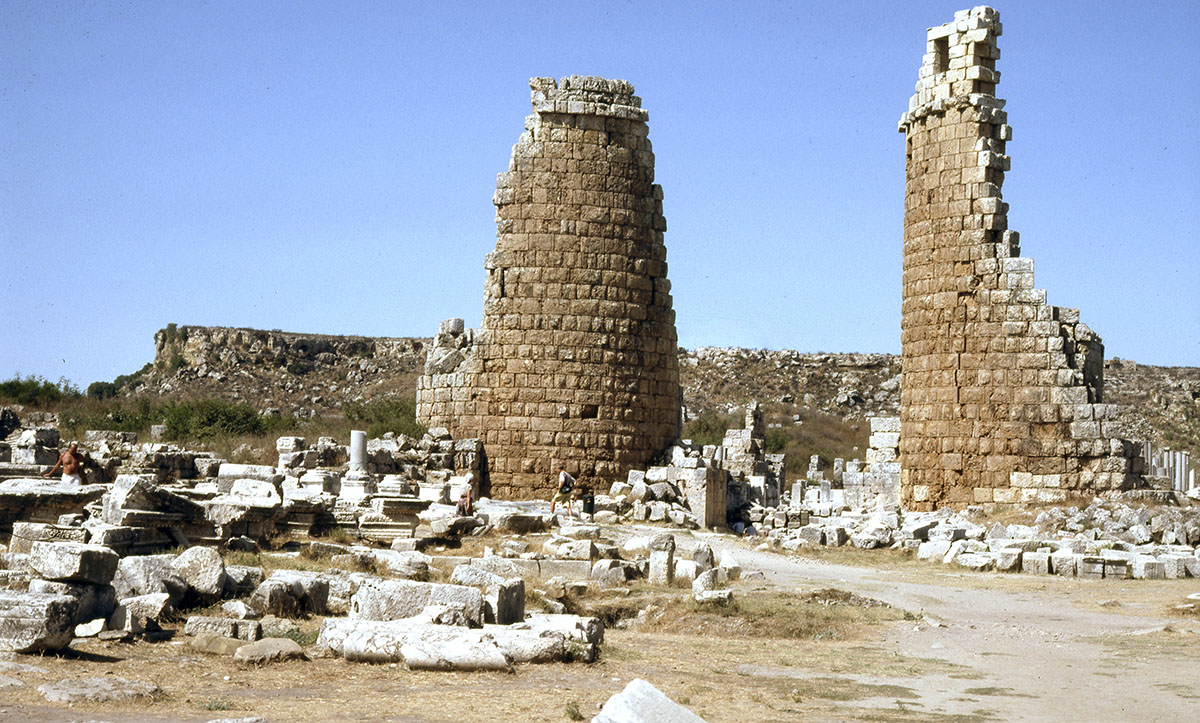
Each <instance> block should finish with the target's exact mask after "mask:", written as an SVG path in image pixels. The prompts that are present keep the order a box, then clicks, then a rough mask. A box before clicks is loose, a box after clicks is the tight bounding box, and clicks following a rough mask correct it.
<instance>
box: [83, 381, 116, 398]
mask: <svg viewBox="0 0 1200 723" xmlns="http://www.w3.org/2000/svg"><path fill="white" fill-rule="evenodd" d="M87 395H88V397H90V398H92V399H112V398H113V397H115V396H117V385H116V384H113V383H112V382H92V383H91V384H89V385H88V388H87Z"/></svg>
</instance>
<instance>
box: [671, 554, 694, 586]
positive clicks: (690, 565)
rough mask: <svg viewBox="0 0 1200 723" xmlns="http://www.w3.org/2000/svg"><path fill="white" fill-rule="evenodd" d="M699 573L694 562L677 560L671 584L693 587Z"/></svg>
mask: <svg viewBox="0 0 1200 723" xmlns="http://www.w3.org/2000/svg"><path fill="white" fill-rule="evenodd" d="M699 572H700V571H699V569H698V568H697V567H696V563H695V562H694V561H692V560H680V559H676V560H675V570H674V571H673V574H672V576H671V584H679V585H691V584H692V581H693V580H695V579H696V575H698V574H699Z"/></svg>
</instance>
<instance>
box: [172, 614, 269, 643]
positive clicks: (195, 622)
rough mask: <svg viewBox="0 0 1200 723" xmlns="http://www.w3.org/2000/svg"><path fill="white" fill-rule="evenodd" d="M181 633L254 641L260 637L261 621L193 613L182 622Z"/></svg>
mask: <svg viewBox="0 0 1200 723" xmlns="http://www.w3.org/2000/svg"><path fill="white" fill-rule="evenodd" d="M183 634H184V635H190V636H192V637H196V636H198V635H220V636H221V637H224V638H237V639H238V640H248V641H254V640H258V639H260V638H262V623H260V622H259V621H257V620H238V619H235V618H216V617H208V616H204V615H193V616H191V617H189V618H188V619H187V623H185V624H184V626H183Z"/></svg>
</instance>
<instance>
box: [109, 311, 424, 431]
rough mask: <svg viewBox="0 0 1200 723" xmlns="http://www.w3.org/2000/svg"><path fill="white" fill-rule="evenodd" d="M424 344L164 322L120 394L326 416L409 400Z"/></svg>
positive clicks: (422, 341)
mask: <svg viewBox="0 0 1200 723" xmlns="http://www.w3.org/2000/svg"><path fill="white" fill-rule="evenodd" d="M428 343H429V339H421V338H370V337H363V336H328V335H323V334H296V333H291V332H284V331H275V330H272V331H260V330H257V329H231V328H226V327H203V326H180V327H176V326H175V325H173V324H172V325H170V326H168V327H167V328H165V329H161V330H159V331H158V332H157V333H156V334H155V335H154V346H155V355H154V361H153V362H152V363H151V364H148V365H146V367H144V368H143V369H142V371H140V372H138V373H136V374H134V375H131V376H130V377H129V378H128V381H126V382H125V384H124V389H123V390H122V391H124V393H125V394H126V395H129V396H150V397H181V398H199V397H215V398H220V399H225V400H228V401H241V402H246V403H248V404H250V405H252V406H254V407H255V408H256V409H259V410H266V409H278V410H279V411H280V412H282V413H283V414H292V415H295V416H298V417H307V416H311V415H313V414H321V415H327V414H331V413H337V412H338V410H339V409H340V408H341V406H342V405H343V404H345V403H347V402H357V401H367V400H371V399H378V398H384V397H402V396H413V395H415V394H416V388H417V387H416V379H417V375H419V374H420V372H421V368H422V367H423V366H424V364H425V349H426V347H427V346H428ZM118 381H121V380H118Z"/></svg>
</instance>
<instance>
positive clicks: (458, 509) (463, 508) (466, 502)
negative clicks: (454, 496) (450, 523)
mask: <svg viewBox="0 0 1200 723" xmlns="http://www.w3.org/2000/svg"><path fill="white" fill-rule="evenodd" d="M454 514H455V516H456V517H473V516H474V515H475V503H474V502H472V501H471V488H470V487H468V488H467V489H466V490H464V491H463V493H462V496H461V497H459V498H458V504H457V505H455V507H454Z"/></svg>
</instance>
